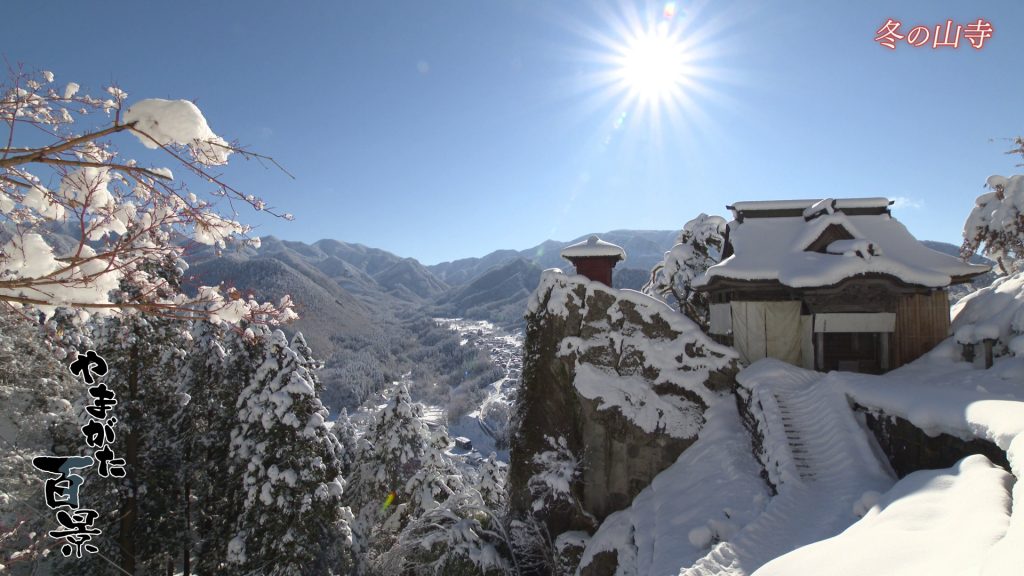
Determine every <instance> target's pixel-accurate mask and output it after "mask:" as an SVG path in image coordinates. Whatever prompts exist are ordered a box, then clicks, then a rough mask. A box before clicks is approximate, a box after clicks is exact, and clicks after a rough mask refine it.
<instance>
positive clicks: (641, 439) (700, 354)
mask: <svg viewBox="0 0 1024 576" xmlns="http://www.w3.org/2000/svg"><path fill="white" fill-rule="evenodd" d="M523 354H524V365H523V380H522V388H521V390H520V392H519V395H518V398H517V403H516V408H515V415H514V421H513V431H514V433H513V436H512V443H511V454H510V459H511V462H510V470H509V484H508V485H509V498H510V509H511V512H512V515H513V516H514V517H518V518H533V519H535V520H538V521H539V522H541V523H542V524H543V525H544V527H545V528H546V529H547V531H548V534H549V535H550V538H551V539H552V540H554V539H555V538H556V537H557V536H558V535H560V534H563V533H565V532H567V531H581V530H582V531H586V532H591V533H592V532H593V531H594V529H595V528H596V526H597V524H598V523H599V522H600V521H601V520H603V519H604V518H605V517H607V516H608V515H609V514H611V513H612V512H615V511H617V510H620V509H622V508H625V507H626V506H628V505H629V504H630V502H631V501H632V500H633V498H634V497H635V496H636V495H637V494H638V493H639V492H640V491H641V490H642V489H643V488H645V487H646V486H648V485H649V484H650V482H651V480H652V479H653V478H654V477H655V476H656V475H657V474H658V473H659V472H661V471H662V470H664V469H665V468H667V467H668V466H669V465H671V464H672V463H673V462H675V460H676V459H677V458H678V456H679V454H680V453H681V452H682V451H683V450H685V449H686V448H687V447H688V446H690V445H691V444H692V443H693V442H694V441H695V440H696V439H697V436H698V435H699V433H700V430H701V427H702V426H703V424H704V411H705V409H706V408H707V407H708V406H709V405H711V404H712V403H714V402H716V401H717V400H719V399H721V398H722V397H723V396H725V395H728V394H730V392H731V388H732V386H733V383H734V376H735V372H736V354H735V352H734V351H733V350H732V349H730V348H727V347H725V346H722V345H719V344H717V343H715V342H713V341H712V340H711V339H710V338H708V337H707V336H706V335H705V334H704V333H703V332H701V331H700V329H699V328H698V327H697V326H696V325H695V324H694V323H693V322H691V321H690V320H689V319H687V318H686V317H685V316H683V315H681V314H679V313H677V312H675V311H674V310H672V309H671V308H669V307H668V306H667V305H665V304H664V303H662V302H660V301H658V300H655V299H653V298H650V297H647V296H645V295H642V294H640V293H638V292H633V291H630V290H614V289H612V288H609V287H607V286H605V285H603V284H601V283H597V282H591V281H589V280H587V279H586V278H584V277H582V276H567V275H565V274H562V273H561V272H559V271H554V270H549V271H546V272H545V273H544V275H543V276H542V277H541V281H540V285H539V287H538V288H537V290H536V291H535V292H534V293H533V295H532V296H531V300H530V305H529V309H528V313H527V330H526V340H525V344H524V351H523Z"/></svg>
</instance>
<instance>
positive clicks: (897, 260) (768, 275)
mask: <svg viewBox="0 0 1024 576" xmlns="http://www.w3.org/2000/svg"><path fill="white" fill-rule="evenodd" d="M881 200H883V199H870V198H869V199H848V201H852V202H853V203H855V204H859V205H861V206H863V205H865V204H868V203H870V202H875V201H877V202H878V203H880V201H881ZM792 202H794V203H795V202H801V201H792ZM838 203H839V201H837V204H838ZM878 203H876V206H877V205H878ZM742 205H743V203H740V206H741V207H742ZM761 205H763V204H761ZM778 205H779V204H769V206H778ZM839 205H840V206H842V204H839ZM796 208H798V207H797V206H795V205H791V207H790V208H786V210H795V209H796ZM733 209H734V210H739V209H738V208H736V207H734V208H733ZM768 209H772V210H774V209H776V208H768ZM832 224H838V225H840V226H842V227H843V228H845V229H846V231H847V232H849V234H850V235H851V236H853V239H854V240H866V241H869V242H870V243H871V244H872V245H874V247H875V249H876V254H875V255H874V256H873V257H872V258H870V259H863V258H844V257H843V256H842V255H834V254H829V253H828V251H826V253H823V254H821V253H817V252H807V251H806V248H807V247H808V246H809V245H810V244H811V243H813V242H814V241H816V240H817V239H818V238H819V237H820V236H821V234H822V233H823V232H824V231H825V230H826V229H827V228H828V226H830V225H832ZM729 235H730V240H729V241H730V243H731V245H732V246H733V250H734V252H733V254H732V256H730V257H729V258H727V259H725V260H723V261H722V262H719V263H718V264H716V265H714V266H712V267H711V268H709V269H708V270H707V272H706V273H705V274H704V275H703V276H701V277H700V278H698V279H697V280H696V281H695V282H694V285H695V286H707V285H708V284H709V283H710V281H711V280H712V279H713V278H716V277H718V278H723V279H731V280H739V281H776V282H779V283H781V284H782V285H784V286H790V287H792V288H809V287H815V286H831V285H834V284H836V283H838V282H841V281H843V280H845V279H847V278H851V277H853V276H859V275H863V274H883V275H889V276H893V277H895V278H896V279H898V280H900V281H902V282H905V283H907V284H912V285H918V286H927V287H944V286H948V285H949V284H950V283H951V282H953V281H954V280H955V279H963V278H965V277H966V278H969V277H972V276H976V275H978V274H981V273H984V272H986V271H988V269H989V268H988V267H987V266H977V265H974V264H967V263H965V262H963V261H961V260H960V259H959V258H956V257H954V256H950V255H948V254H942V253H940V252H937V251H935V250H932V249H930V248H928V247H927V246H925V245H924V244H922V243H921V241H920V240H918V239H917V238H914V236H913V235H912V234H911V233H910V231H908V230H907V229H906V227H905V226H904V225H903V224H902V223H901V222H899V221H898V220H896V219H895V218H893V217H892V215H890V214H888V213H887V212H886V213H879V214H860V215H850V214H846V213H843V212H841V211H837V212H835V213H832V214H824V215H821V216H818V217H817V218H814V219H812V220H810V221H805V220H804V218H803V217H801V215H800V212H799V211H797V212H796V214H794V215H792V216H780V217H771V218H746V219H742V220H741V219H740V217H739V215H737V219H736V220H735V221H733V222H731V223H730V224H729ZM957 281H962V280H957Z"/></svg>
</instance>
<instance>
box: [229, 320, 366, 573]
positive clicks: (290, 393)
mask: <svg viewBox="0 0 1024 576" xmlns="http://www.w3.org/2000/svg"><path fill="white" fill-rule="evenodd" d="M265 340H266V342H265V345H264V361H263V363H262V364H261V365H260V367H259V369H258V370H257V371H256V374H255V376H254V378H253V380H252V382H251V383H250V384H249V385H248V386H247V387H246V388H245V389H244V390H242V394H241V396H240V397H239V398H238V403H237V406H238V418H239V423H238V426H237V427H236V428H235V430H234V432H233V433H232V439H231V454H232V460H233V462H234V463H235V465H236V466H241V467H243V468H242V487H243V490H244V502H243V508H242V511H241V515H240V517H239V519H238V525H237V528H236V532H235V535H234V537H233V538H232V540H231V542H230V543H229V545H228V562H229V563H230V564H232V565H233V567H234V570H235V571H239V572H242V573H259V574H268V575H291V574H295V575H300V574H325V575H326V574H339V573H342V571H343V570H344V569H345V550H346V548H347V545H348V544H349V542H350V541H351V535H350V532H349V528H348V521H347V520H348V518H347V516H348V514H347V509H345V508H343V507H342V506H341V497H342V492H343V488H344V486H345V481H344V479H343V478H342V475H341V445H340V444H339V443H338V441H337V439H336V438H335V437H334V435H333V434H332V433H331V431H330V430H329V429H328V427H327V426H326V423H325V417H326V416H327V410H326V409H325V408H324V406H323V404H321V403H320V400H319V399H318V398H317V396H316V391H315V389H314V385H313V379H312V378H311V376H310V374H309V372H308V370H307V368H306V365H305V364H304V363H303V360H302V359H301V358H300V356H299V355H298V354H297V353H296V352H295V351H294V350H292V349H291V348H289V347H288V342H287V340H286V339H285V336H284V333H282V332H281V331H279V330H277V331H274V332H273V333H271V334H269V335H268V336H267V337H266V339H265Z"/></svg>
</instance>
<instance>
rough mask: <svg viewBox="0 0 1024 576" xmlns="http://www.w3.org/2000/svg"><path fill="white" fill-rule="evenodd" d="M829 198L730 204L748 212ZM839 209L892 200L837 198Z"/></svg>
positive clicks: (791, 207)
mask: <svg viewBox="0 0 1024 576" xmlns="http://www.w3.org/2000/svg"><path fill="white" fill-rule="evenodd" d="M822 200H827V198H813V199H802V200H744V201H742V202H735V203H733V205H732V206H728V208H730V209H731V210H732V211H733V212H748V211H758V210H806V209H807V208H810V207H811V206H814V205H815V204H817V203H818V202H821V201H822ZM834 201H835V207H836V209H837V210H842V209H843V208H887V207H888V206H889V204H891V203H892V202H891V201H890V200H889V199H888V198H883V197H881V196H874V197H864V198H835V199H834Z"/></svg>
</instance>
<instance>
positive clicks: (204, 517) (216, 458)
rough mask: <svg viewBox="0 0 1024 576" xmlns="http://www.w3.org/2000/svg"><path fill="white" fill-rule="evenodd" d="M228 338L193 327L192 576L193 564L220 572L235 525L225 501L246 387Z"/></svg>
mask: <svg viewBox="0 0 1024 576" xmlns="http://www.w3.org/2000/svg"><path fill="white" fill-rule="evenodd" d="M224 332H225V331H224V330H223V328H221V327H220V326H219V325H216V324H212V323H210V322H207V321H205V320H197V321H196V322H194V323H193V325H192V328H191V331H190V333H189V334H190V337H191V346H190V347H189V349H188V353H187V356H186V358H185V361H184V364H183V366H182V371H181V375H180V380H179V391H180V393H181V394H182V395H183V396H184V397H187V398H188V403H187V404H186V405H185V406H184V408H183V409H182V411H181V413H180V417H179V419H178V420H177V422H176V427H177V429H178V434H179V438H180V442H181V453H182V465H181V467H180V469H179V475H180V479H181V480H180V482H181V486H182V492H183V497H184V499H183V502H182V505H183V506H184V508H185V510H184V513H185V524H186V525H185V542H184V549H183V555H182V571H183V572H184V573H185V574H186V575H187V574H189V573H191V571H192V565H193V558H195V564H196V567H197V571H198V572H199V573H200V574H207V573H216V572H217V570H219V568H220V566H221V565H222V564H223V562H224V557H225V555H226V551H227V540H228V538H227V535H228V534H229V533H230V531H231V529H232V528H233V527H234V521H235V518H234V517H225V516H226V514H227V508H228V507H227V506H226V505H225V500H226V496H227V494H228V493H229V491H228V485H227V484H228V483H227V480H226V478H227V466H228V447H229V445H230V443H231V429H232V428H233V427H234V424H235V413H236V409H235V400H236V399H237V397H238V392H239V391H240V390H241V387H236V386H232V384H236V385H237V382H238V379H237V378H228V371H227V366H226V363H227V359H228V358H227V352H226V351H225V349H224V338H225V335H224ZM250 372H251V371H250ZM243 374H244V372H243ZM218 552H219V553H218Z"/></svg>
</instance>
